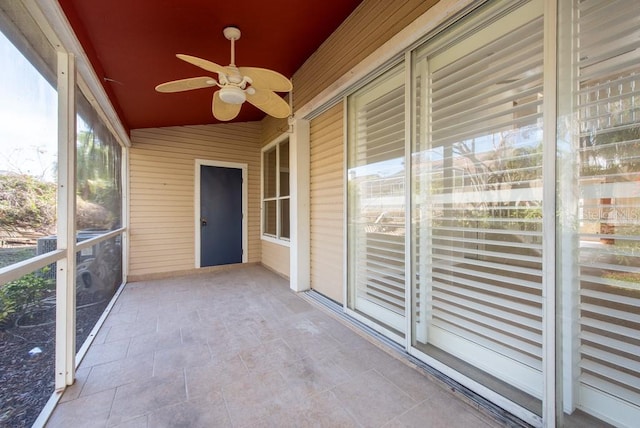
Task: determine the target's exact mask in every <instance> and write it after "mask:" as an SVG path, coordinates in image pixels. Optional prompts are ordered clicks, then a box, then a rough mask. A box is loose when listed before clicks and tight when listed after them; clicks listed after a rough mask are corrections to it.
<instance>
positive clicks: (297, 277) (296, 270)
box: [289, 119, 311, 292]
mask: <svg viewBox="0 0 640 428" xmlns="http://www.w3.org/2000/svg"><path fill="white" fill-rule="evenodd" d="M309 143H310V137H309V121H308V120H304V119H296V120H295V122H294V124H293V134H292V135H291V137H290V139H289V156H290V159H291V161H290V166H289V167H290V169H291V179H290V183H291V208H290V209H291V245H290V248H289V251H290V256H289V257H290V262H291V263H290V264H291V268H290V287H291V289H292V290H293V291H296V292H298V291H305V290H308V289H309V288H311V260H310V258H311V251H310V250H311V249H310V244H311V243H310V239H311V234H310V228H311V224H310V212H309V166H310V165H309V164H310V150H309Z"/></svg>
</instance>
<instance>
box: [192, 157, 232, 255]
mask: <svg viewBox="0 0 640 428" xmlns="http://www.w3.org/2000/svg"><path fill="white" fill-rule="evenodd" d="M231 263H242V169H239V168H225V167H218V166H206V165H201V166H200V266H201V267H204V266H218V265H227V264H231Z"/></svg>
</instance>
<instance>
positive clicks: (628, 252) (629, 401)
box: [574, 0, 640, 424]
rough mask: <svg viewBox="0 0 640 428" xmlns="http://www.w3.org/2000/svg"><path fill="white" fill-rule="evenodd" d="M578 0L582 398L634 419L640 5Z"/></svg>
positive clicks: (639, 269) (594, 407) (639, 362)
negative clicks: (639, 12)
mask: <svg viewBox="0 0 640 428" xmlns="http://www.w3.org/2000/svg"><path fill="white" fill-rule="evenodd" d="M577 6H578V10H577V12H578V13H577V14H576V19H577V22H576V24H577V25H576V27H575V28H576V40H577V43H576V46H578V52H577V55H574V57H575V58H577V66H576V75H577V77H576V79H577V82H576V85H574V87H576V88H578V89H577V93H576V96H575V103H576V110H577V118H578V124H579V133H580V134H579V143H578V144H579V162H580V168H579V183H578V185H579V192H580V202H581V209H580V219H579V220H580V227H579V242H580V246H579V248H580V258H579V264H580V266H579V268H580V269H579V272H580V304H579V311H580V323H579V324H580V347H579V353H580V388H579V403H578V404H579V406H581V407H583V408H585V409H586V410H587V411H591V412H594V411H595V412H597V413H600V414H609V415H610V416H611V417H613V418H614V419H618V420H626V421H627V422H625V423H630V424H634V423H637V416H635V417H634V416H633V415H634V414H635V415H637V414H638V411H640V404H639V403H640V221H639V216H640V15H638V4H637V2H636V1H633V0H631V1H628V0H627V1H616V2H610V1H603V0H589V1H579V2H577ZM614 403H615V404H614ZM612 406H614V407H612Z"/></svg>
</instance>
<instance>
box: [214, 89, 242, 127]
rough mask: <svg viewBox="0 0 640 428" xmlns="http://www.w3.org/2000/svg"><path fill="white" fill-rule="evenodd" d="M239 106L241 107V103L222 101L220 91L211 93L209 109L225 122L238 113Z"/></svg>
mask: <svg viewBox="0 0 640 428" xmlns="http://www.w3.org/2000/svg"><path fill="white" fill-rule="evenodd" d="M240 107H242V104H229V103H225V102H224V101H222V99H221V98H220V91H216V93H215V94H213V103H212V105H211V110H212V111H213V116H214V117H215V118H216V119H218V120H222V121H225V122H226V121H228V120H231V119H233V118H235V117H236V116H237V115H238V113H240Z"/></svg>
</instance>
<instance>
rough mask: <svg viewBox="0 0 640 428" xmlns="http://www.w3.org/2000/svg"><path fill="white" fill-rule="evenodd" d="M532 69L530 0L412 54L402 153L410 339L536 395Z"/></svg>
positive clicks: (535, 37)
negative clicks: (405, 160) (411, 223)
mask: <svg viewBox="0 0 640 428" xmlns="http://www.w3.org/2000/svg"><path fill="white" fill-rule="evenodd" d="M542 69H543V25H542V16H541V9H540V6H539V4H538V3H537V2H533V3H530V4H528V5H526V6H525V7H523V8H521V9H518V10H515V11H513V12H510V13H508V14H506V15H504V16H503V17H501V18H500V19H496V20H494V21H493V22H490V23H488V24H487V25H486V26H485V27H484V28H481V29H479V30H477V31H476V32H475V33H474V34H473V35H471V36H469V37H467V38H464V36H461V37H460V39H459V40H457V41H453V42H449V43H448V44H446V45H445V46H444V47H443V48H442V49H440V50H436V51H433V49H431V50H430V49H429V48H426V49H425V51H424V53H422V52H419V53H418V54H417V55H416V60H415V68H414V70H415V71H416V74H417V75H418V76H419V78H418V79H417V84H416V88H417V90H419V92H418V93H417V94H416V97H415V100H416V104H417V106H416V110H417V111H419V112H420V111H424V115H423V116H422V115H420V116H418V124H417V132H418V138H417V143H416V144H414V150H416V152H415V153H414V155H413V156H412V157H413V162H414V165H413V170H414V184H413V188H414V194H417V195H414V202H413V204H414V209H415V210H416V211H417V212H419V213H420V219H421V220H420V226H417V227H416V228H415V229H416V236H415V237H414V248H415V251H416V257H415V260H416V263H417V264H418V266H417V267H416V269H415V270H414V271H415V272H416V278H415V279H414V281H415V282H416V284H417V285H415V286H414V288H415V290H414V293H415V296H416V299H417V302H418V303H417V304H416V307H415V320H416V327H415V328H416V338H417V340H418V341H419V342H422V343H424V344H427V343H428V344H431V345H434V346H436V347H438V348H440V349H442V350H445V351H447V352H448V353H449V354H452V355H455V356H456V357H458V358H461V359H463V360H464V361H467V362H468V363H471V364H473V365H475V366H478V367H480V368H481V369H483V370H484V371H486V372H489V373H490V374H492V375H493V376H495V377H497V378H499V379H502V380H503V381H506V382H508V383H509V384H511V385H513V386H516V387H518V388H520V389H522V390H524V391H525V392H528V393H529V394H531V395H534V396H536V397H541V395H542V375H541V371H542V90H543V89H542V81H543V77H542ZM419 193H422V195H420V194H419ZM424 193H428V194H427V195H424Z"/></svg>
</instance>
